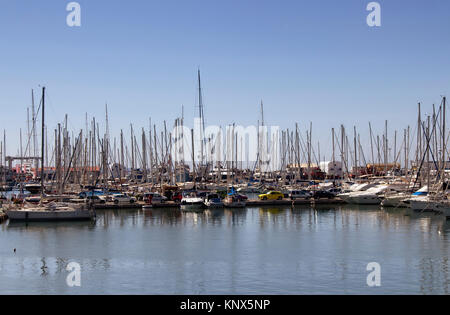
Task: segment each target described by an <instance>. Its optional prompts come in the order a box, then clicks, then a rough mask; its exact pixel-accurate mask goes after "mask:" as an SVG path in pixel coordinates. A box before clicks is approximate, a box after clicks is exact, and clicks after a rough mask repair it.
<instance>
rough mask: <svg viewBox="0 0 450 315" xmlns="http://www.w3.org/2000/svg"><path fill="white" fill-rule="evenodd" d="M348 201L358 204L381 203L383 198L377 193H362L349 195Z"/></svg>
mask: <svg viewBox="0 0 450 315" xmlns="http://www.w3.org/2000/svg"><path fill="white" fill-rule="evenodd" d="M346 202H348V203H352V204H357V205H379V204H380V203H381V199H380V197H378V196H377V195H365V194H361V195H355V196H349V197H348V198H347V200H346Z"/></svg>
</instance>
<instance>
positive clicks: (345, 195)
mask: <svg viewBox="0 0 450 315" xmlns="http://www.w3.org/2000/svg"><path fill="white" fill-rule="evenodd" d="M374 185H375V184H369V183H363V184H353V185H351V186H350V187H349V191H347V192H343V193H340V194H338V195H337V197H339V198H340V199H342V200H343V201H347V199H348V197H349V196H350V194H351V193H354V192H358V191H365V190H367V189H369V188H371V187H373V186H374Z"/></svg>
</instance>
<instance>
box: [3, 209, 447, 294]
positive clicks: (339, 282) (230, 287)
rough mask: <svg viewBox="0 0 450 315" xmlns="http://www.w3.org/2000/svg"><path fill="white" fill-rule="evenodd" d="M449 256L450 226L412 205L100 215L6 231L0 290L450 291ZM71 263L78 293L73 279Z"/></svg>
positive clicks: (14, 226)
mask: <svg viewBox="0 0 450 315" xmlns="http://www.w3.org/2000/svg"><path fill="white" fill-rule="evenodd" d="M14 249H16V251H15V252H14ZM449 253H450V221H446V220H445V218H444V217H443V216H440V215H435V214H417V213H414V212H412V211H411V210H408V209H381V208H380V207H378V206H360V207H356V206H348V205H336V206H325V205H320V206H317V207H316V208H311V207H309V206H308V207H306V206H302V207H297V206H296V207H294V208H292V207H289V206H287V207H261V208H258V207H255V208H246V209H234V210H227V209H225V210H224V209H221V210H211V211H210V210H206V211H204V212H202V213H184V212H181V211H180V210H177V209H160V210H158V209H148V210H140V209H139V210H137V209H134V210H132V209H129V210H117V211H116V210H102V211H97V219H96V222H67V223H66V222H60V223H29V224H25V223H14V222H8V221H7V222H4V223H3V224H1V225H0V293H1V294H448V293H449V288H448V284H449V279H450V276H449ZM71 262H75V263H78V264H79V266H80V267H81V269H80V279H81V282H80V286H72V287H71V286H69V285H68V283H67V281H66V280H67V278H68V275H69V273H70V270H69V271H68V270H66V267H67V265H68V264H69V263H71ZM371 262H376V263H378V264H379V266H380V286H369V285H368V281H367V278H368V275H369V274H370V273H371V271H372V270H367V265H368V264H369V263H371Z"/></svg>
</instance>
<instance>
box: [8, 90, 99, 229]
mask: <svg viewBox="0 0 450 315" xmlns="http://www.w3.org/2000/svg"><path fill="white" fill-rule="evenodd" d="M44 118H45V87H43V88H42V139H41V141H42V142H41V188H40V193H41V198H40V202H39V205H37V206H35V205H28V204H24V205H14V204H11V205H8V206H6V207H4V210H5V212H6V214H7V216H8V218H9V220H12V221H15V220H19V221H67V220H91V219H93V218H94V217H95V213H94V211H93V210H92V207H91V206H89V205H85V204H82V205H75V204H69V203H57V202H51V203H48V204H44V203H43V199H44V198H43V195H44V179H45V176H44V174H45V172H44V160H45V159H44V148H45V147H44V144H45V143H44V141H45V137H44V136H45V134H44V126H45V125H44Z"/></svg>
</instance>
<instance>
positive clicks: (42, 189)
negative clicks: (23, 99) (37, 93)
mask: <svg viewBox="0 0 450 315" xmlns="http://www.w3.org/2000/svg"><path fill="white" fill-rule="evenodd" d="M44 119H45V86H44V87H42V130H41V131H42V134H41V203H42V197H43V195H44V148H45V141H44V140H45V132H44V126H45V121H44Z"/></svg>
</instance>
